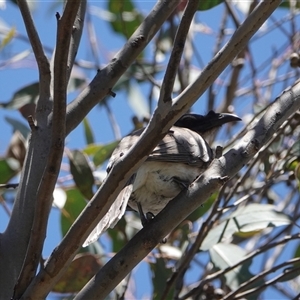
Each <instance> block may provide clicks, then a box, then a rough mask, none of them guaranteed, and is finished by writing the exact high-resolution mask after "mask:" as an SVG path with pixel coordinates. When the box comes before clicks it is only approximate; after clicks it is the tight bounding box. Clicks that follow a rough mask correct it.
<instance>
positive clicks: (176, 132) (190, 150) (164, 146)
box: [147, 126, 214, 167]
mask: <svg viewBox="0 0 300 300" xmlns="http://www.w3.org/2000/svg"><path fill="white" fill-rule="evenodd" d="M213 157H214V154H213V151H212V149H211V148H210V147H209V145H208V144H207V143H206V141H205V140H204V139H203V138H202V137H201V136H200V135H199V134H198V133H196V132H195V131H192V130H189V129H187V128H181V127H175V126H173V127H172V128H171V130H170V131H169V132H168V133H167V135H166V136H165V137H164V138H163V139H162V141H161V142H160V143H159V144H158V145H157V147H156V148H155V149H154V150H153V151H152V153H151V154H150V155H149V157H148V159H147V160H150V161H151V160H155V161H164V162H174V163H184V164H188V165H192V166H197V167H202V166H203V165H204V164H206V163H210V162H211V161H212V159H213Z"/></svg>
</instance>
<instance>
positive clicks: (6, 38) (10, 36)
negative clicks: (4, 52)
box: [0, 27, 16, 49]
mask: <svg viewBox="0 0 300 300" xmlns="http://www.w3.org/2000/svg"><path fill="white" fill-rule="evenodd" d="M15 34H16V28H15V27H12V28H11V29H10V30H9V31H8V32H7V33H6V34H5V35H4V36H3V37H2V40H1V43H0V49H2V48H4V47H5V46H6V45H8V44H9V43H10V41H12V39H13V38H14V37H15Z"/></svg>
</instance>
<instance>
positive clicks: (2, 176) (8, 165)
mask: <svg viewBox="0 0 300 300" xmlns="http://www.w3.org/2000/svg"><path fill="white" fill-rule="evenodd" d="M19 171H20V164H19V163H18V161H17V160H16V159H14V158H1V159H0V183H7V182H8V181H9V180H10V179H12V178H13V177H14V176H16V175H17V174H18V172H19Z"/></svg>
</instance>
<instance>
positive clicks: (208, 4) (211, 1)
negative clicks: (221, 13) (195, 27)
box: [198, 0, 224, 10]
mask: <svg viewBox="0 0 300 300" xmlns="http://www.w3.org/2000/svg"><path fill="white" fill-rule="evenodd" d="M223 2H224V0H205V1H199V5H198V10H208V9H211V8H213V7H215V6H217V5H219V4H220V3H223Z"/></svg>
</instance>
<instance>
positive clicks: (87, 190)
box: [68, 150, 95, 199]
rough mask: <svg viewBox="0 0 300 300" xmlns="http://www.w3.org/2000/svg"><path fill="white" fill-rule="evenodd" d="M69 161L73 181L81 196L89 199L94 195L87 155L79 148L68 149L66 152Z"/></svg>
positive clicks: (92, 177) (92, 179)
mask: <svg viewBox="0 0 300 300" xmlns="http://www.w3.org/2000/svg"><path fill="white" fill-rule="evenodd" d="M68 157H69V161H70V170H71V174H72V175H73V179H74V182H75V184H76V186H77V187H78V189H79V190H80V192H81V193H82V195H83V196H85V197H86V198H87V199H91V198H92V197H93V195H94V193H93V185H94V183H95V182H94V181H95V180H94V175H93V172H92V170H91V168H90V165H89V162H88V157H87V155H86V154H84V153H82V152H81V151H79V150H74V151H70V152H69V153H68Z"/></svg>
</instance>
